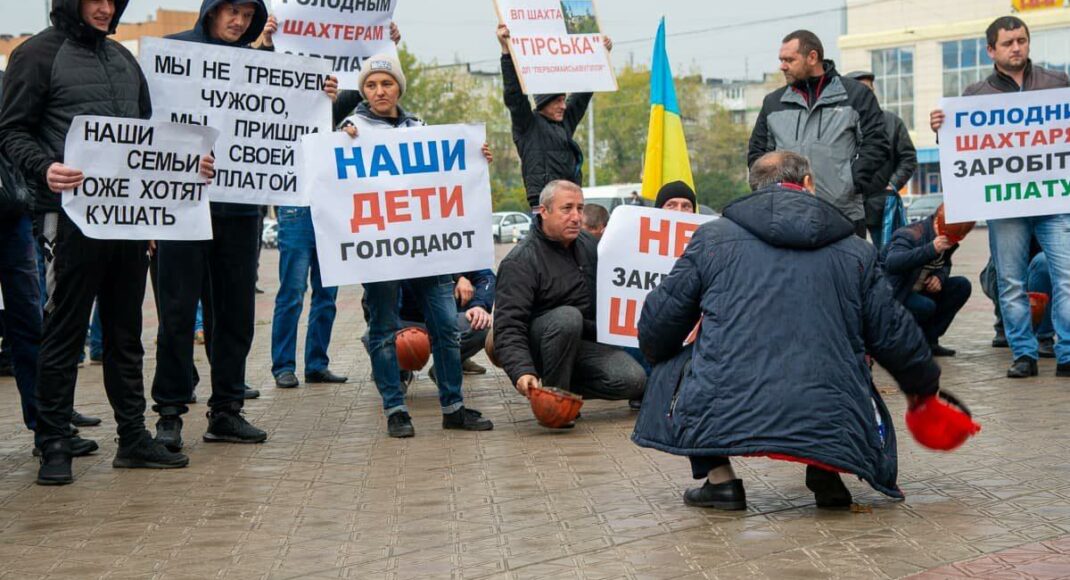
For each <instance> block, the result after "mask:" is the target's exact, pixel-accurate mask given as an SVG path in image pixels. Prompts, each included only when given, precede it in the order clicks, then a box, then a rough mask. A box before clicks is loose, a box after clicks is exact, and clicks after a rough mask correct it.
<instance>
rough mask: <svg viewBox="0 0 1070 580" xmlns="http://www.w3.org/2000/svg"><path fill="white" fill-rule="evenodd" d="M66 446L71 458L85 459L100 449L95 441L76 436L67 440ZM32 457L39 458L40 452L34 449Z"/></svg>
mask: <svg viewBox="0 0 1070 580" xmlns="http://www.w3.org/2000/svg"><path fill="white" fill-rule="evenodd" d="M68 444H69V445H70V448H71V457H85V456H86V455H90V454H92V453H93V452H94V451H96V450H97V449H100V446H99V445H97V442H96V441H93V440H92V439H83V438H81V437H77V436H74V437H71V438H70V439H69V440H68ZM33 456H34V457H40V456H41V450H40V449H38V448H37V447H34V448H33Z"/></svg>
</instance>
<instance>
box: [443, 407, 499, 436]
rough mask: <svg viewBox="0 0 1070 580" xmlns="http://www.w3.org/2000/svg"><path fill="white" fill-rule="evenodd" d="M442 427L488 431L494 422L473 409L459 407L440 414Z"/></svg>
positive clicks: (492, 427)
mask: <svg viewBox="0 0 1070 580" xmlns="http://www.w3.org/2000/svg"><path fill="white" fill-rule="evenodd" d="M442 428H443V429H463V430H464V431H490V430H491V429H494V423H491V422H490V419H484V418H483V414H482V413H480V412H479V411H476V410H475V409H468V408H465V407H461V408H460V409H457V410H456V411H454V412H452V413H449V414H447V415H443V416H442Z"/></svg>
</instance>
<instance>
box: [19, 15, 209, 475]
mask: <svg viewBox="0 0 1070 580" xmlns="http://www.w3.org/2000/svg"><path fill="white" fill-rule="evenodd" d="M126 5H127V0H55V2H53V8H52V13H51V18H52V26H51V27H49V28H47V29H46V30H44V31H43V32H41V33H39V34H37V35H35V36H34V37H33V38H31V39H30V40H28V41H26V42H25V43H24V44H23V45H22V46H20V47H19V48H18V49H17V50H15V52H14V53H13V54H12V55H11V64H10V67H9V68H8V71H7V76H6V78H5V79H4V80H5V86H4V96H3V106H2V107H0V148H2V149H3V154H5V155H7V156H8V158H9V159H11V161H12V162H13V163H14V164H15V166H16V167H17V168H18V170H19V171H21V173H22V175H23V177H24V178H25V179H26V180H27V182H28V183H29V184H30V186H31V187H32V188H33V190H34V194H35V201H36V207H35V212H36V220H37V226H38V231H39V232H40V234H41V236H42V237H43V238H44V242H45V247H46V249H47V250H49V252H50V255H49V256H48V284H49V293H48V304H47V305H46V307H45V326H44V335H43V339H42V343H41V351H40V356H39V361H38V381H37V395H38V405H39V415H38V418H37V446H38V447H39V448H40V449H41V452H42V458H41V468H40V470H39V471H38V475H37V482H38V483H40V484H45V485H49V484H51V485H55V484H65V483H70V482H71V481H73V476H72V474H71V455H72V448H71V440H70V422H71V413H72V409H73V405H74V386H75V382H76V380H77V377H78V356H79V354H80V353H81V352H82V350H83V348H84V341H85V335H86V330H87V327H88V325H89V314H90V309H91V308H92V307H93V300H94V298H97V299H98V300H99V305H100V319H101V324H102V326H103V331H104V388H105V389H106V390H107V392H108V400H109V401H110V402H111V405H112V409H113V410H114V412H115V420H116V423H118V432H119V449H118V452H117V453H116V455H115V460H114V461H113V462H112V465H113V466H114V467H149V468H160V469H162V468H173V467H185V466H186V464H187V463H188V462H189V459H188V458H187V457H186V456H185V455H182V454H180V453H172V452H170V451H168V450H167V449H165V448H164V447H163V446H162V445H159V444H157V443H156V442H155V441H153V439H152V436H151V435H150V434H149V433H148V431H147V430H146V429H145V396H144V385H143V382H142V376H141V368H142V358H143V356H144V350H143V348H142V346H141V304H142V301H143V300H144V297H145V279H146V271H147V269H148V262H149V260H148V255H147V250H148V244H147V243H146V242H141V241H127V240H95V239H91V238H87V237H86V236H84V235H83V234H82V232H81V231H79V230H78V228H77V227H76V226H75V225H74V223H73V222H71V220H70V219H68V218H67V217H66V215H65V214H63V212H62V211H61V209H60V196H59V193H60V192H62V191H65V190H69V189H72V188H75V187H77V186H79V185H80V184H81V183H82V181H83V179H84V175H83V174H82V172H81V171H80V170H79V168H76V167H68V166H66V165H64V164H63V150H64V142H65V140H66V137H67V131H68V130H69V129H70V123H71V120H72V119H73V118H74V117H75V116H76V115H106V116H112V117H126V118H134V119H148V118H149V117H150V116H151V115H152V102H151V100H150V98H149V91H148V87H147V85H146V83H145V77H144V75H143V74H142V73H141V69H140V68H139V67H138V64H137V60H135V59H134V57H133V55H131V54H130V52H128V51H127V50H126V49H125V48H123V46H122V45H120V44H119V43H117V42H115V41H113V40H109V39H108V38H107V37H108V35H110V34H112V33H114V32H115V28H116V26H117V25H118V22H119V19H120V17H121V16H122V13H123V10H124V9H125V8H126ZM201 172H202V174H204V175H205V176H209V175H212V174H213V173H214V168H213V166H212V163H211V160H210V156H206V158H205V159H204V160H202V164H201Z"/></svg>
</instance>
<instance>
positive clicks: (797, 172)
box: [749, 151, 813, 191]
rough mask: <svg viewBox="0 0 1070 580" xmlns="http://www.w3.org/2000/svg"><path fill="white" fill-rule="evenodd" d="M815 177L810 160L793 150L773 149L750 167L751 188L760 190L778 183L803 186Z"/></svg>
mask: <svg viewBox="0 0 1070 580" xmlns="http://www.w3.org/2000/svg"><path fill="white" fill-rule="evenodd" d="M807 176H810V177H813V174H812V173H811V170H810V161H809V160H808V159H807V158H805V157H803V156H802V155H799V154H798V153H794V152H792V151H773V152H772V153H766V154H765V155H762V156H761V157H759V158H758V160H757V161H755V162H754V165H751V168H750V180H749V182H750V189H751V191H758V190H760V189H765V188H767V187H769V186H772V185H776V184H778V183H791V184H794V185H798V186H800V187H801V186H802V185H803V182H804V181H806V177H807Z"/></svg>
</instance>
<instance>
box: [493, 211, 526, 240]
mask: <svg viewBox="0 0 1070 580" xmlns="http://www.w3.org/2000/svg"><path fill="white" fill-rule="evenodd" d="M492 218H493V220H494V222H493V225H492V226H491V227H492V231H493V232H494V241H495V242H496V243H499V244H500V243H502V242H518V241H520V240H522V239H524V238H525V237H526V236H527V235H528V231H530V230H531V216H530V215H528V214H526V213H520V212H518V211H496V212H494V213H493V214H492Z"/></svg>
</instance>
